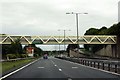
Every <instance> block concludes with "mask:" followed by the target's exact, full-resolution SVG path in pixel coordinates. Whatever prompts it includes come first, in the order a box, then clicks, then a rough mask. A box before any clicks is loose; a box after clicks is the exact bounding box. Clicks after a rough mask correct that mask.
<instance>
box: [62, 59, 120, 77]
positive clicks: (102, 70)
mask: <svg viewBox="0 0 120 80" xmlns="http://www.w3.org/2000/svg"><path fill="white" fill-rule="evenodd" d="M64 61H66V62H69V63H73V64H77V65H80V66H84V67H87V68H91V69H95V70H100V71H103V72H106V73H111V74H114V75H118V76H120V74H118V73H115V72H110V71H106V70H102V69H97V68H94V67H90V66H85V65H82V64H79V63H75V62H71V61H67V60H64Z"/></svg>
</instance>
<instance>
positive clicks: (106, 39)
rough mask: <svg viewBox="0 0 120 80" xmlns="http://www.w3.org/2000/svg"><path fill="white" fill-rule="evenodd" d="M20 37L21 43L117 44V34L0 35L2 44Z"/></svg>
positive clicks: (9, 42)
mask: <svg viewBox="0 0 120 80" xmlns="http://www.w3.org/2000/svg"><path fill="white" fill-rule="evenodd" d="M17 39H20V41H21V44H47V45H48V44H77V43H79V44H117V36H115V35H86V36H79V38H78V41H77V37H76V36H29V35H0V44H11V42H15V40H17Z"/></svg>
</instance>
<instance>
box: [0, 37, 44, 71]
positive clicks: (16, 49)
mask: <svg viewBox="0 0 120 80" xmlns="http://www.w3.org/2000/svg"><path fill="white" fill-rule="evenodd" d="M29 46H31V47H33V48H34V56H33V57H32V58H31V57H29V56H28V54H27V52H26V48H27V47H29ZM42 55H43V51H42V49H40V48H38V47H36V46H35V44H32V45H28V46H25V47H24V48H23V47H22V44H21V41H20V38H18V39H16V40H15V42H12V43H11V44H3V45H2V61H1V62H0V69H2V70H0V73H4V72H7V71H9V70H11V69H17V68H18V67H20V66H22V65H24V64H27V63H29V62H31V61H33V60H35V59H37V58H39V57H41V56H42Z"/></svg>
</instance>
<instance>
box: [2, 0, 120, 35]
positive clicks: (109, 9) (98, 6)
mask: <svg viewBox="0 0 120 80" xmlns="http://www.w3.org/2000/svg"><path fill="white" fill-rule="evenodd" d="M118 1H120V0H0V27H1V28H2V29H1V31H0V33H4V34H13V35H42V36H51V35H52V36H53V35H63V32H62V31H58V29H62V30H63V29H66V30H69V29H70V30H71V31H66V35H76V21H75V15H72V14H71V15H67V14H66V12H80V13H84V12H87V13H88V15H84V14H81V15H79V35H83V34H84V33H85V31H86V30H87V29H89V28H91V27H94V28H101V27H102V26H106V27H110V26H111V25H113V24H115V23H117V22H118Z"/></svg>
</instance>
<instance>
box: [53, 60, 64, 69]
mask: <svg viewBox="0 0 120 80" xmlns="http://www.w3.org/2000/svg"><path fill="white" fill-rule="evenodd" d="M51 62H52V63H53V65H54V66H56V67H57V68H58V70H59V71H62V69H60V68H59V67H58V66H57V65H56V64H55V63H54V62H53V61H52V60H51Z"/></svg>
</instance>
